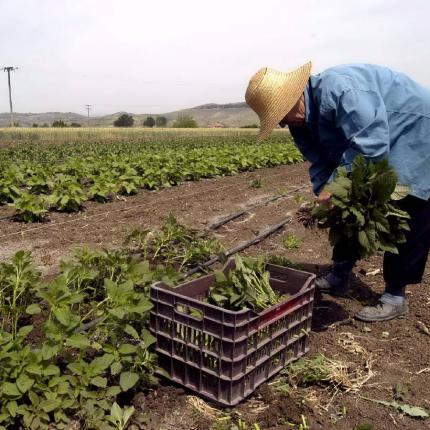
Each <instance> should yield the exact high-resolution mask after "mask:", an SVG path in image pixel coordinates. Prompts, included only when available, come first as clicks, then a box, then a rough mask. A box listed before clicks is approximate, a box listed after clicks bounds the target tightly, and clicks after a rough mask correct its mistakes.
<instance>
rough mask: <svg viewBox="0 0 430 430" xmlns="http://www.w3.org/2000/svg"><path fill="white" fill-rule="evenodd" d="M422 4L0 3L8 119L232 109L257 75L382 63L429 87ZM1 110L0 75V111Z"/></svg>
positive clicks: (376, 0) (220, 0)
mask: <svg viewBox="0 0 430 430" xmlns="http://www.w3.org/2000/svg"><path fill="white" fill-rule="evenodd" d="M429 16H430V1H429V0H407V1H400V0H391V1H389V0H360V1H357V0H297V1H290V0H260V1H255V0H217V1H216V2H213V1H204V0H162V1H155V0H152V1H146V0H116V1H113V0H0V40H1V43H0V67H3V66H9V65H12V66H19V67H20V69H19V70H18V71H16V72H14V73H13V74H12V87H13V88H12V90H13V101H14V110H15V111H16V112H45V111H73V112H77V113H82V114H85V113H86V111H85V107H84V105H85V104H92V105H93V115H100V114H107V113H113V112H118V111H128V112H133V113H147V112H151V113H162V112H168V111H172V110H176V109H181V108H186V107H192V106H196V105H199V104H204V103H210V102H214V103H229V102H237V101H243V100H244V92H245V89H246V86H247V84H248V81H249V78H250V77H251V75H253V74H254V73H255V72H256V71H257V70H258V69H259V68H260V67H262V66H270V67H273V68H276V69H279V70H284V71H288V70H291V69H294V68H296V67H298V66H299V65H301V64H303V63H305V62H306V61H308V60H312V61H313V73H318V72H320V71H322V70H324V69H325V68H327V67H330V66H333V65H336V64H342V63H354V62H369V63H376V64H383V65H387V66H389V67H392V68H393V69H396V70H399V71H402V72H405V73H407V74H409V75H410V76H411V77H412V78H414V79H416V80H417V81H418V82H420V83H421V84H423V85H425V86H427V87H429V88H430V55H429V53H430V47H429V43H430V24H429ZM8 110H9V101H8V91H7V75H6V73H3V72H2V73H0V112H7V111H8Z"/></svg>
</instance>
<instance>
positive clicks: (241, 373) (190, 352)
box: [151, 259, 315, 406]
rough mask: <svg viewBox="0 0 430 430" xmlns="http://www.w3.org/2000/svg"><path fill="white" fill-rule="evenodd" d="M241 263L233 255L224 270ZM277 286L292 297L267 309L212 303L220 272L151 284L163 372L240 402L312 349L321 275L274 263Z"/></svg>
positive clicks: (226, 401)
mask: <svg viewBox="0 0 430 430" xmlns="http://www.w3.org/2000/svg"><path fill="white" fill-rule="evenodd" d="M232 268H234V260H233V259H230V260H229V261H228V262H227V264H226V265H225V267H224V269H223V271H224V273H228V272H229V271H230V270H231V269H232ZM266 269H267V270H268V271H269V273H270V284H271V286H272V288H273V289H274V290H276V291H278V292H280V293H281V294H286V293H287V294H289V297H288V298H287V299H286V300H285V301H283V302H280V303H278V304H276V305H274V306H272V307H270V308H268V309H266V310H264V311H263V312H260V313H258V314H257V313H255V312H254V311H252V310H249V309H243V310H240V311H229V310H226V309H222V308H220V307H218V306H214V305H211V304H208V303H204V302H203V301H202V300H203V299H205V298H206V297H207V295H208V292H209V288H210V286H211V285H212V284H213V283H214V281H215V276H214V275H207V276H203V277H201V278H199V279H196V280H193V281H190V282H186V283H184V284H181V285H179V286H178V287H176V288H171V287H169V286H167V285H166V284H164V283H163V282H158V283H156V284H154V285H153V286H152V287H151V301H152V303H153V305H154V307H153V309H152V310H151V331H152V333H153V334H154V336H155V337H156V338H157V342H156V344H155V349H156V352H157V353H158V361H159V367H160V369H162V374H163V375H164V376H167V377H168V378H170V379H171V380H172V381H175V382H177V383H178V384H181V385H183V386H184V387H187V388H189V389H191V390H193V391H195V392H197V393H198V394H200V395H202V396H204V397H206V398H208V399H210V400H212V401H215V402H217V403H219V404H222V405H224V406H233V405H236V404H237V403H239V402H240V401H241V400H243V399H244V398H245V397H247V396H249V395H250V394H251V393H252V392H253V391H254V390H255V389H256V388H257V387H258V386H259V385H260V384H261V383H263V382H264V381H266V380H267V379H269V378H270V377H271V376H273V375H274V374H275V373H277V372H278V371H279V370H281V369H282V368H283V367H284V366H285V365H286V364H288V363H290V362H291V361H294V360H296V359H297V358H299V357H301V356H302V355H303V354H305V353H306V352H307V351H308V349H309V337H308V334H309V331H310V328H311V319H312V308H313V299H314V283H313V281H314V279H315V275H313V274H311V273H307V272H303V271H300V270H295V269H290V268H286V267H281V266H276V265H273V264H268V265H267V267H266Z"/></svg>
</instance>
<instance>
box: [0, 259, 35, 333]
mask: <svg viewBox="0 0 430 430" xmlns="http://www.w3.org/2000/svg"><path fill="white" fill-rule="evenodd" d="M39 278H40V273H39V272H38V271H36V269H35V268H34V266H33V264H32V261H31V254H30V252H27V251H18V252H17V253H15V254H14V255H13V256H12V258H11V260H10V263H8V262H5V263H0V316H3V317H2V321H1V323H0V326H1V327H3V328H5V326H6V325H7V324H8V323H10V326H11V332H12V338H13V339H15V338H16V336H17V332H18V320H19V318H20V316H21V315H22V314H23V313H24V310H25V308H26V307H27V306H29V305H30V304H31V303H32V300H33V299H34V292H33V291H34V290H33V289H34V288H35V287H36V284H37V282H38V281H39ZM33 310H34V309H33ZM30 311H31V308H30ZM36 312H37V309H36ZM7 316H10V321H8V318H7Z"/></svg>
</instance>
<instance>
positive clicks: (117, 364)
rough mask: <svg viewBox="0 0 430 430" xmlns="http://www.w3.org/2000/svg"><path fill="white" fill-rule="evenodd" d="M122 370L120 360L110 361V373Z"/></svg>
mask: <svg viewBox="0 0 430 430" xmlns="http://www.w3.org/2000/svg"><path fill="white" fill-rule="evenodd" d="M121 370H122V364H121V362H120V361H116V362H115V363H112V366H111V367H110V373H111V374H112V375H118V373H119V372H121Z"/></svg>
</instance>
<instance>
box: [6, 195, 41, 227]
mask: <svg viewBox="0 0 430 430" xmlns="http://www.w3.org/2000/svg"><path fill="white" fill-rule="evenodd" d="M11 206H14V207H15V209H16V217H17V219H19V220H21V221H24V222H36V221H44V220H45V219H46V214H47V212H48V209H47V206H48V205H47V202H46V199H45V197H44V196H36V195H33V194H30V193H26V192H21V193H19V195H18V196H17V197H15V198H14V200H13V203H11Z"/></svg>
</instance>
